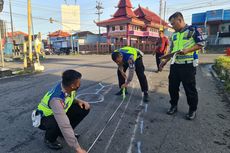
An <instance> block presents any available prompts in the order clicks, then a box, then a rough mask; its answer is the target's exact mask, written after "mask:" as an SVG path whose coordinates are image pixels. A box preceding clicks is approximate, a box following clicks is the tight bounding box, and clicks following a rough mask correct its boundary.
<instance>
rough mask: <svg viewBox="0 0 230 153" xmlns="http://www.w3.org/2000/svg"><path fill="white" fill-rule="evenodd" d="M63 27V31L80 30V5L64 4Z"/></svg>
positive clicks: (62, 9)
mask: <svg viewBox="0 0 230 153" xmlns="http://www.w3.org/2000/svg"><path fill="white" fill-rule="evenodd" d="M61 13H62V15H61V16H62V29H63V31H66V32H69V33H73V32H74V31H79V30H80V6H79V5H62V6H61Z"/></svg>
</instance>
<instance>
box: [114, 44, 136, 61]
mask: <svg viewBox="0 0 230 153" xmlns="http://www.w3.org/2000/svg"><path fill="white" fill-rule="evenodd" d="M114 52H120V53H124V54H131V55H133V58H134V61H136V59H137V54H138V49H136V48H133V47H123V48H120V49H117V50H115V51H114Z"/></svg>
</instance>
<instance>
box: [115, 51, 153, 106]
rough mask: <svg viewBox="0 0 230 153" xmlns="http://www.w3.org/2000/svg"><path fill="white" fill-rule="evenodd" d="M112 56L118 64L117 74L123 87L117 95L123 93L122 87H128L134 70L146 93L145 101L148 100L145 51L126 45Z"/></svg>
mask: <svg viewBox="0 0 230 153" xmlns="http://www.w3.org/2000/svg"><path fill="white" fill-rule="evenodd" d="M111 56H112V60H113V61H114V62H115V63H117V65H118V70H117V75H118V81H119V87H120V88H121V90H120V91H119V92H118V93H116V95H121V94H122V89H123V88H127V86H128V85H129V83H130V82H131V81H132V79H133V75H134V71H136V74H137V77H138V80H139V82H140V85H141V90H142V92H143V94H144V97H143V101H144V102H148V101H149V95H148V82H147V79H146V76H145V73H144V71H145V67H144V64H143V61H142V56H143V53H142V52H141V51H140V50H139V49H137V48H133V47H128V46H126V47H123V48H120V49H117V50H115V51H114V52H113V53H112V55H111ZM128 68H129V75H128V77H127V76H126V73H125V72H126V70H127V69H128ZM126 93H127V90H126Z"/></svg>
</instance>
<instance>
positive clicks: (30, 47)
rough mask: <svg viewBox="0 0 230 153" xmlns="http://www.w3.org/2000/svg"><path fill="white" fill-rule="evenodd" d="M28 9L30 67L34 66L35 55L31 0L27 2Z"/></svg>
mask: <svg viewBox="0 0 230 153" xmlns="http://www.w3.org/2000/svg"><path fill="white" fill-rule="evenodd" d="M27 9H28V14H27V15H28V45H29V62H30V65H29V67H32V66H33V59H32V58H33V57H32V56H33V55H32V37H31V0H27Z"/></svg>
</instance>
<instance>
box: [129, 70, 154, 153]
mask: <svg viewBox="0 0 230 153" xmlns="http://www.w3.org/2000/svg"><path fill="white" fill-rule="evenodd" d="M149 75H150V74H149ZM149 75H148V77H147V78H149ZM139 105H140V106H143V94H142V98H141V102H140V104H139ZM147 109H148V104H145V112H147ZM141 113H142V111H139V112H138V115H137V118H136V121H135V122H136V123H137V124H136V125H135V126H134V129H133V132H132V137H131V139H130V143H129V148H128V151H127V153H132V144H133V142H134V139H135V134H136V131H137V127H138V123H139V121H140V116H141ZM143 125H144V120H142V121H141V125H140V127H141V134H142V133H143V127H144V126H143ZM138 142H139V143H138V144H137V151H138V153H141V150H140V146H141V141H138Z"/></svg>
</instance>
